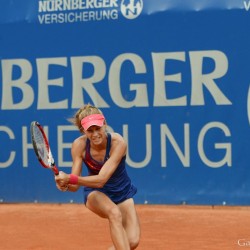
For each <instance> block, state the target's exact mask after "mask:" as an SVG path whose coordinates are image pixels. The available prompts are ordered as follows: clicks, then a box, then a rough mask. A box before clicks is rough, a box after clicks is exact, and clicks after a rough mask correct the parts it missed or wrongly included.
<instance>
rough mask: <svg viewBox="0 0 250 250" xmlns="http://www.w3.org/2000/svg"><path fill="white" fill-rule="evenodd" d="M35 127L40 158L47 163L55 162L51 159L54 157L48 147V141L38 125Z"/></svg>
mask: <svg viewBox="0 0 250 250" xmlns="http://www.w3.org/2000/svg"><path fill="white" fill-rule="evenodd" d="M33 129H34V130H33V136H34V141H35V143H36V147H37V151H38V154H39V156H40V158H41V159H42V161H43V162H44V163H45V164H46V165H51V164H53V162H52V160H51V158H52V155H51V152H50V150H49V149H48V145H47V142H46V141H45V139H44V137H43V134H42V132H41V131H40V129H39V128H37V127H36V126H35V127H34V128H33Z"/></svg>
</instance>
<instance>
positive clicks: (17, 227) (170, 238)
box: [0, 204, 250, 250]
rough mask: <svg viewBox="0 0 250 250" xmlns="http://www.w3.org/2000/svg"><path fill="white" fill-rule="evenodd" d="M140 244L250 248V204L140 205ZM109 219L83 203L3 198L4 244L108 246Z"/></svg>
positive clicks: (0, 230)
mask: <svg viewBox="0 0 250 250" xmlns="http://www.w3.org/2000/svg"><path fill="white" fill-rule="evenodd" d="M136 208H137V211H138V214H139V217H140V222H141V229H142V234H141V242H140V246H139V247H138V248H137V249H139V250H204V249H207V250H234V249H242V250H245V249H246V250H247V249H250V207H227V206H225V207H211V206H207V207H206V206H165V205H137V206H136ZM111 244H112V243H111V239H110V236H109V227H108V221H107V220H105V219H102V218H99V217H97V216H96V215H95V214H93V213H92V212H90V211H89V210H87V209H86V208H85V206H84V205H81V204H62V205H60V204H0V249H1V250H8V249H10V250H47V249H48V250H64V249H65V250H66V249H67V250H78V249H79V250H80V249H81V250H82V249H83V250H106V249H107V248H108V247H109V246H110V245H111Z"/></svg>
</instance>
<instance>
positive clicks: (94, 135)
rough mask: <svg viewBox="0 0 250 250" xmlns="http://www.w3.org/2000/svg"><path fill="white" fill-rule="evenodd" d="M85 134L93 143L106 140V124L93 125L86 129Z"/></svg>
mask: <svg viewBox="0 0 250 250" xmlns="http://www.w3.org/2000/svg"><path fill="white" fill-rule="evenodd" d="M85 134H86V136H87V137H88V139H89V140H90V141H91V142H92V143H93V144H96V145H99V144H102V143H103V142H106V131H105V126H102V127H98V126H91V127H89V128H88V129H87V130H86V131H85Z"/></svg>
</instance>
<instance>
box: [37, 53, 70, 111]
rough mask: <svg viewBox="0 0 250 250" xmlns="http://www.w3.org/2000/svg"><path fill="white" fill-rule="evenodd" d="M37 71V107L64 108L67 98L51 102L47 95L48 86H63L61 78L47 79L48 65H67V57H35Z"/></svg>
mask: <svg viewBox="0 0 250 250" xmlns="http://www.w3.org/2000/svg"><path fill="white" fill-rule="evenodd" d="M36 64H37V67H38V68H39V69H41V70H39V71H38V72H37V73H38V76H37V77H38V82H39V85H38V103H37V109H43V108H44V107H46V109H66V108H67V107H68V100H63V101H60V102H54V103H53V102H51V100H50V96H49V86H59V87H63V85H64V82H63V78H62V77H61V78H57V79H49V67H50V66H52V65H60V66H64V67H66V66H67V59H66V58H65V57H62V58H46V59H44V58H43V59H37V60H36Z"/></svg>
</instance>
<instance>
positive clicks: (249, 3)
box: [244, 0, 250, 11]
mask: <svg viewBox="0 0 250 250" xmlns="http://www.w3.org/2000/svg"><path fill="white" fill-rule="evenodd" d="M244 7H245V10H246V11H249V10H250V0H248V1H244Z"/></svg>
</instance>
